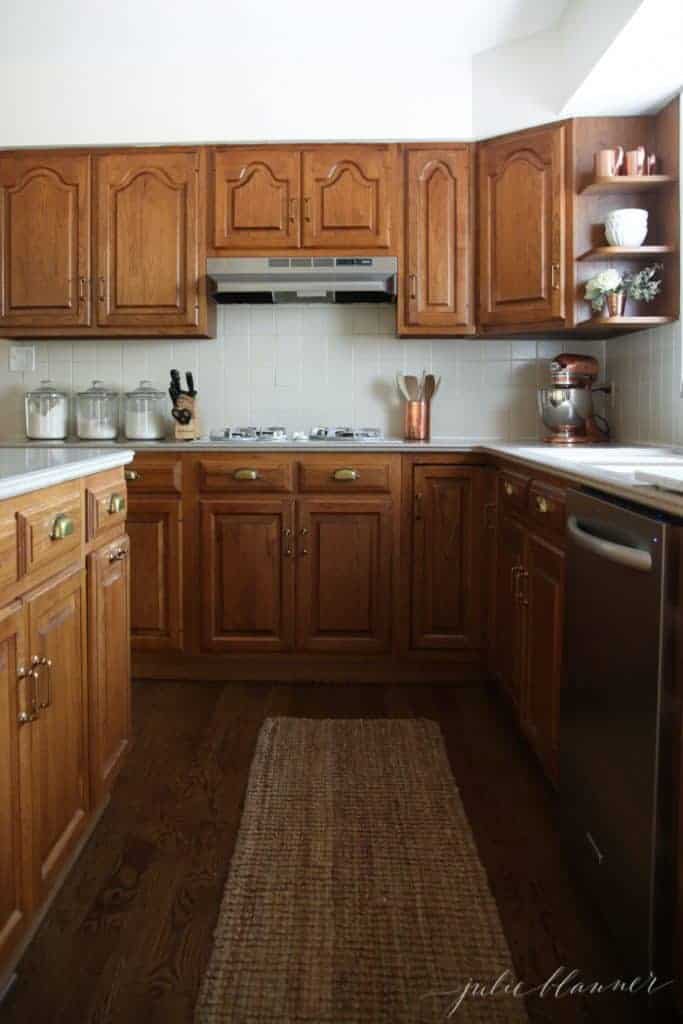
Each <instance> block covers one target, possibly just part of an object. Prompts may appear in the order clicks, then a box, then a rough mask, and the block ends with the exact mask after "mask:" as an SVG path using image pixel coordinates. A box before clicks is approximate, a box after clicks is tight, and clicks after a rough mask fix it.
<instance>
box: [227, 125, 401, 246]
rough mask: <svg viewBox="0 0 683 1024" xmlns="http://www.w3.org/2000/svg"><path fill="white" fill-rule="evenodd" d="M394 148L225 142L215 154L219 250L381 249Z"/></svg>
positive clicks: (389, 215)
mask: <svg viewBox="0 0 683 1024" xmlns="http://www.w3.org/2000/svg"><path fill="white" fill-rule="evenodd" d="M395 164H396V147H395V146H390V145H386V146H378V145H357V146H354V145H343V146H306V147H303V146H296V147H295V146H230V147H225V148H219V149H217V150H215V152H214V157H213V190H214V205H213V244H214V247H215V249H217V250H231V251H233V252H238V251H241V252H244V253H249V252H250V251H251V252H255V251H259V252H266V253H267V252H269V251H283V250H289V251H296V250H297V249H301V248H304V249H310V250H323V251H326V250H337V251H348V250H354V249H355V250H358V251H359V252H362V253H365V252H373V251H374V252H384V251H386V250H388V249H390V248H391V245H392V240H393V232H394V230H395V225H394V219H395V217H394V207H395V188H394V183H395Z"/></svg>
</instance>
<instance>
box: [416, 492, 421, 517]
mask: <svg viewBox="0 0 683 1024" xmlns="http://www.w3.org/2000/svg"><path fill="white" fill-rule="evenodd" d="M415 519H422V493H421V492H420V491H416V493H415Z"/></svg>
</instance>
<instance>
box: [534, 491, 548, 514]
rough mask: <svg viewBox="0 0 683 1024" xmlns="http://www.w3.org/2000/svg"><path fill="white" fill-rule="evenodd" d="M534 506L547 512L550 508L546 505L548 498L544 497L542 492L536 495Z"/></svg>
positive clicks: (540, 510)
mask: <svg viewBox="0 0 683 1024" xmlns="http://www.w3.org/2000/svg"><path fill="white" fill-rule="evenodd" d="M536 508H537V509H538V511H539V512H547V511H548V509H549V508H550V506H549V505H548V499H547V498H544V497H543V495H542V494H537V495H536Z"/></svg>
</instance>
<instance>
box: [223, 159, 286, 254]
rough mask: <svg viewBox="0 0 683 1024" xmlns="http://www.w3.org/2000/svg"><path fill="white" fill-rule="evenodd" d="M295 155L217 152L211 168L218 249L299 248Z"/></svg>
mask: <svg viewBox="0 0 683 1024" xmlns="http://www.w3.org/2000/svg"><path fill="white" fill-rule="evenodd" d="M300 162H301V155H300V152H299V150H296V149H289V148H287V147H284V146H274V147H259V148H256V147H244V146H239V147H237V146H236V147H231V148H229V149H219V150H218V151H217V152H216V154H215V163H214V196H215V207H214V245H215V246H216V248H217V249H221V248H224V249H262V250H263V249H289V248H297V247H298V245H299V244H300V223H301V221H300V208H299V179H300Z"/></svg>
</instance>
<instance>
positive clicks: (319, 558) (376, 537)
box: [297, 498, 393, 652]
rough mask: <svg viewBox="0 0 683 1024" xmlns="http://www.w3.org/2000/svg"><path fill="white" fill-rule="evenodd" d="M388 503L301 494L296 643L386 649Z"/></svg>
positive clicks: (319, 648)
mask: <svg viewBox="0 0 683 1024" xmlns="http://www.w3.org/2000/svg"><path fill="white" fill-rule="evenodd" d="M392 518H393V505H392V502H391V501H390V500H388V499H363V500H361V499H355V498H352V499H348V500H346V501H325V500H323V499H319V500H318V499H311V500H300V501H299V503H298V506H297V527H298V528H297V544H298V557H297V646H298V647H299V648H300V649H302V650H307V651H340V652H342V651H344V652H352V651H386V650H388V649H389V645H390V638H391V608H392V605H393V602H392V583H393V564H392V562H393V558H392V551H393V543H392V526H393V523H392Z"/></svg>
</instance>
